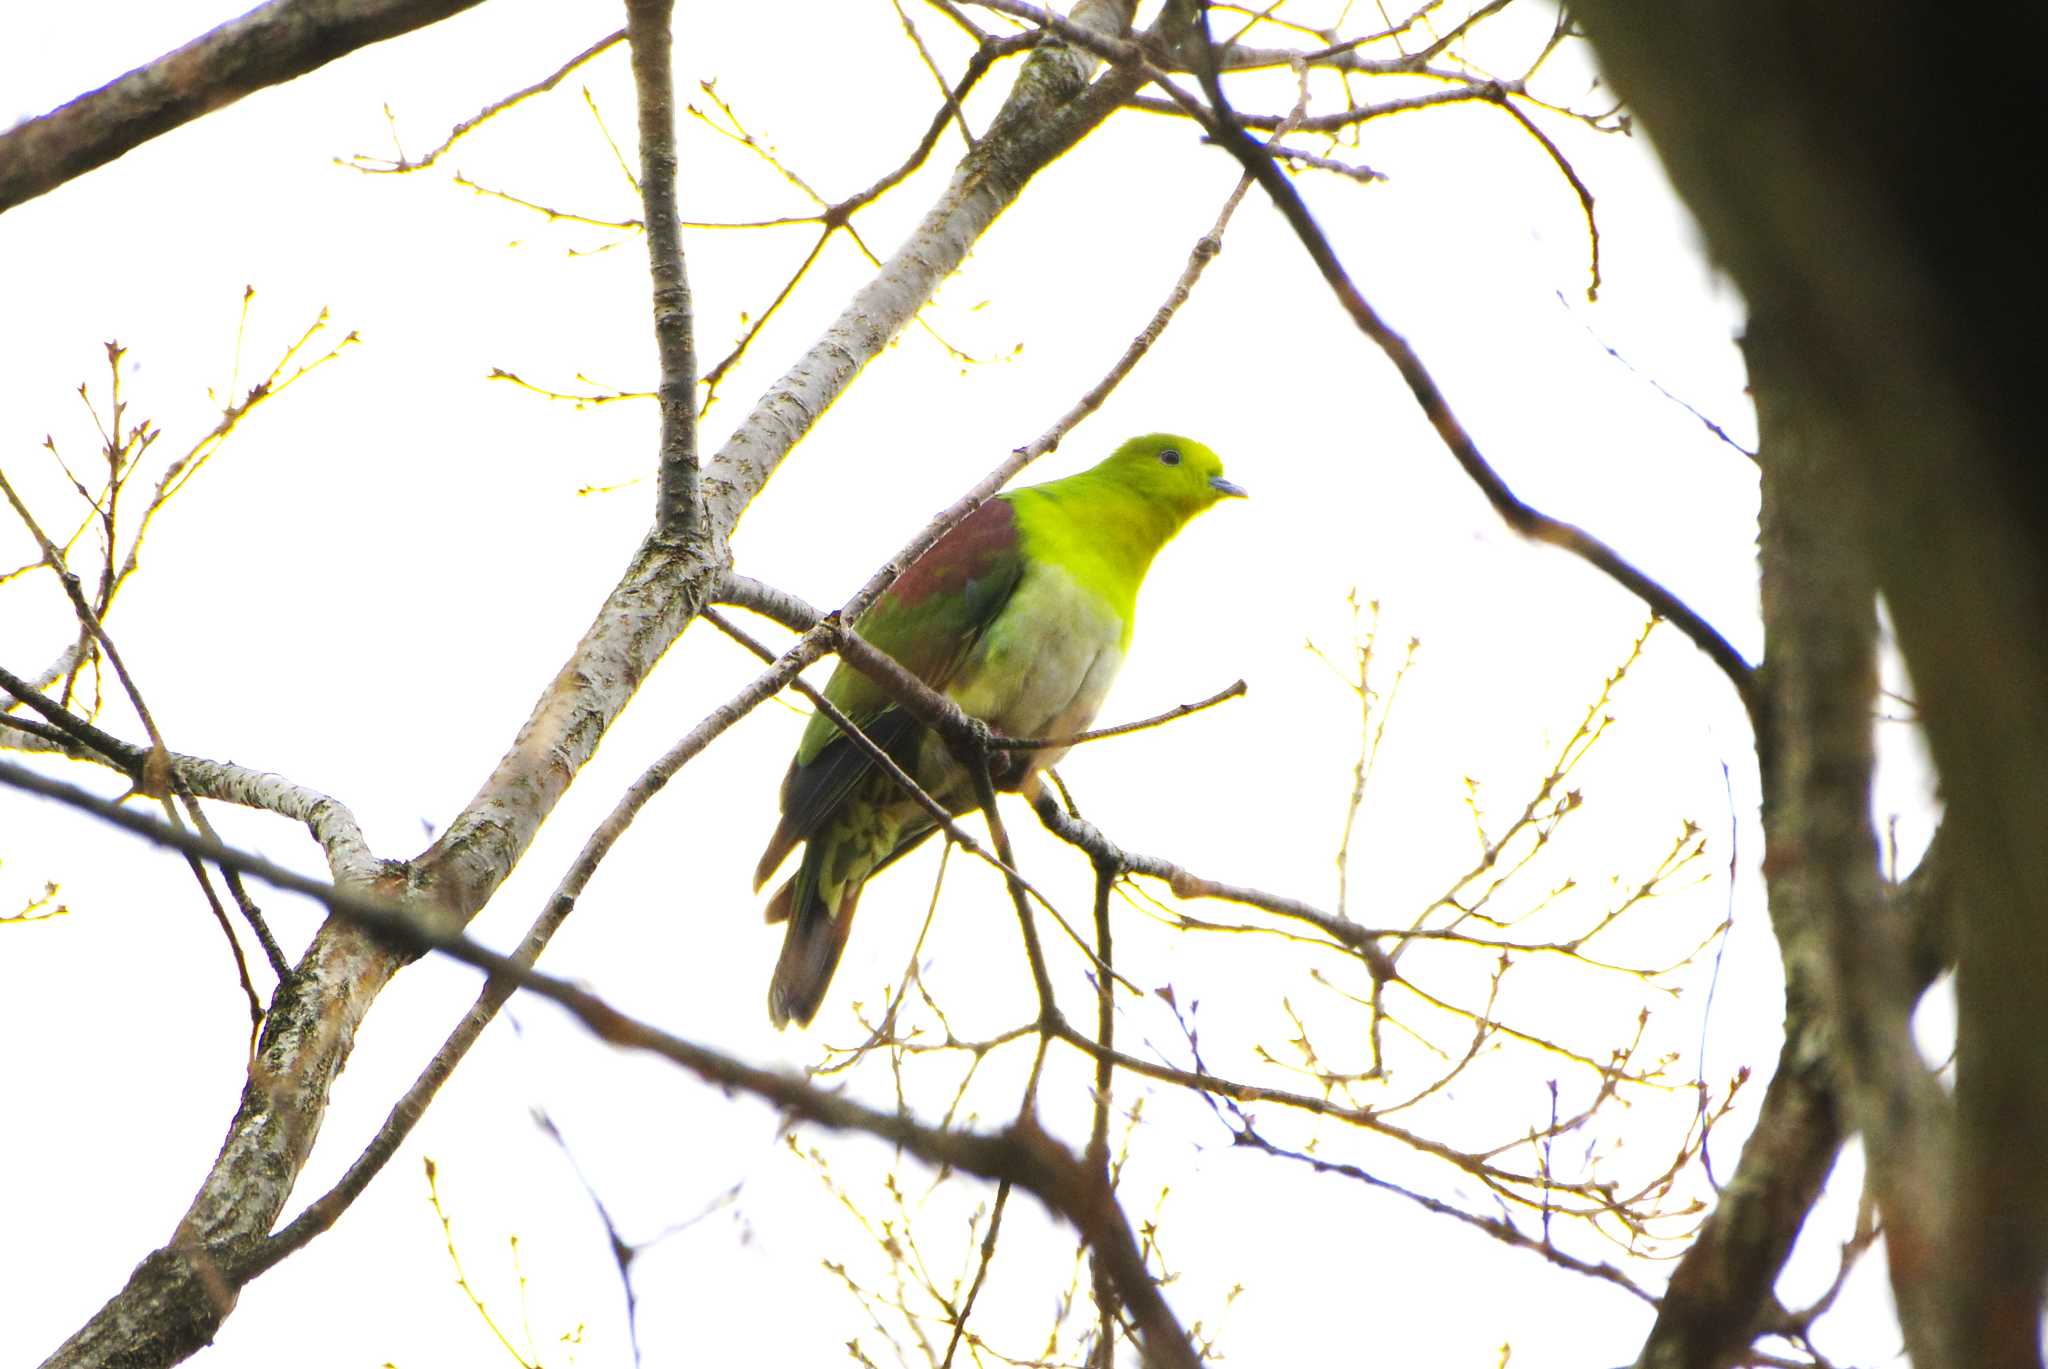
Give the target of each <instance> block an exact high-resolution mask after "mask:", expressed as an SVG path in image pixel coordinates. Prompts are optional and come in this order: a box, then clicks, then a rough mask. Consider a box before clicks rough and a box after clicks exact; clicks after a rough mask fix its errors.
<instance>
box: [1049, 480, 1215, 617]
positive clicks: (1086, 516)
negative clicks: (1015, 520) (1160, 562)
mask: <svg viewBox="0 0 2048 1369" xmlns="http://www.w3.org/2000/svg"><path fill="white" fill-rule="evenodd" d="M1094 476H1095V473H1094V472H1092V471H1083V472H1081V473H1080V474H1079V475H1073V476H1069V477H1067V478H1066V479H1065V480H1055V481H1052V482H1051V483H1049V484H1045V485H1033V486H1030V487H1029V488H1026V489H1021V490H1017V491H1015V492H1014V493H1012V494H1011V495H1010V496H1009V498H1010V499H1011V500H1012V501H1013V503H1014V504H1015V506H1016V508H1017V511H1018V513H1019V514H1020V515H1021V518H1020V521H1021V523H1022V525H1023V528H1024V534H1025V536H1026V537H1027V538H1028V539H1029V540H1030V544H1031V545H1030V551H1031V555H1032V556H1033V557H1034V558H1043V559H1045V560H1048V561H1051V562H1053V563H1055V564H1057V565H1059V566H1061V567H1063V568H1064V569H1065V570H1066V571H1067V572H1068V573H1069V574H1071V575H1073V576H1074V577H1075V578H1076V579H1077V580H1079V581H1080V582H1081V583H1082V584H1084V585H1086V586H1087V587H1088V588H1090V589H1092V590H1094V591H1095V592H1096V593H1098V594H1100V595H1101V596H1102V597H1103V598H1104V599H1106V600H1107V601H1108V602H1109V603H1110V604H1111V605H1112V606H1114V607H1115V609H1116V611H1117V612H1118V613H1119V614H1120V615H1121V616H1122V618H1123V621H1124V625H1125V627H1124V631H1125V635H1126V637H1128V636H1129V632H1130V622H1131V618H1132V615H1133V612H1134V610H1135V608H1136V606H1137V599H1138V587H1139V586H1140V585H1141V584H1143V583H1144V580H1145V572H1146V571H1147V570H1149V569H1150V568H1151V566H1152V558H1153V557H1155V556H1157V555H1158V554H1159V549H1160V548H1161V547H1163V546H1165V545H1166V544H1167V543H1168V542H1169V541H1171V540H1172V539H1173V535H1174V534H1175V533H1177V532H1179V531H1180V530H1181V528H1182V527H1183V526H1184V525H1185V524H1186V523H1187V515H1186V514H1184V513H1183V512H1182V511H1181V510H1179V509H1177V508H1174V507H1173V506H1172V505H1169V504H1163V503H1161V502H1160V501H1158V500H1156V499H1145V498H1141V497H1140V496H1138V495H1136V494H1133V493H1132V492H1131V491H1130V490H1129V489H1128V488H1127V487H1125V486H1123V485H1121V484H1118V483H1116V482H1114V481H1110V480H1103V479H1100V478H1094Z"/></svg>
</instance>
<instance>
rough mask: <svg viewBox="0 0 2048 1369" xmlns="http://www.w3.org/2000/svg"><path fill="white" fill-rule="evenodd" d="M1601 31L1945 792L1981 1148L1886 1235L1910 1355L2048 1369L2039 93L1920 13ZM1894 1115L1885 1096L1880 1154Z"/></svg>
mask: <svg viewBox="0 0 2048 1369" xmlns="http://www.w3.org/2000/svg"><path fill="white" fill-rule="evenodd" d="M1993 10H1994V11H1996V12H1995V13H1986V12H1981V11H1975V12H1972V14H1971V16H1970V18H1971V19H1972V21H1973V26H1972V32H1974V30H1975V27H1976V26H1978V25H1982V26H1983V27H1984V28H1985V30H1986V31H1988V32H1992V33H1995V34H1996V36H1997V39H1998V41H1999V43H2000V44H2001V45H2002V46H2005V47H2007V48H2009V49H2010V50H2014V51H2020V52H2027V51H2033V50H2035V46H2036V45H2037V44H2038V43H2039V42H2040V41H2041V40H2042V39H2043V38H2048V12H2043V11H2041V10H2039V9H2036V8H2031V7H2028V8H2021V7H2010V8H2002V7H1993ZM1574 12H1575V13H1576V14H1577V15H1578V16H1579V17H1580V18H1581V19H1582V21H1583V22H1584V24H1585V26H1586V27H1587V29H1588V30H1589V33H1590V36H1591V37H1592V39H1593V41H1594V43H1595V45H1596V46H1597V47H1598V49H1599V51H1600V54H1601V58H1602V60H1603V62H1604V63H1605V65H1606V67H1607V70H1608V71H1609V73H1610V74H1611V75H1612V77H1613V79H1614V82H1615V84H1616V86H1617V87H1618V91H1619V93H1620V94H1621V95H1622V96H1623V97H1624V98H1625V99H1627V100H1628V101H1629V102H1630V104H1631V105H1633V106H1634V108H1635V109H1636V111H1637V112H1638V114H1639V115H1640V116H1641V119H1642V122H1643V124H1644V125H1645V126H1646V127H1647V128H1648V130H1649V131H1650V133H1651V134H1652V135H1653V136H1654V137H1655V138H1656V139H1657V143H1658V147H1659V149H1660V151H1661V152H1662V154H1663V157H1664V160H1665V164H1666V166H1667V167H1668V169H1669V171H1670V173H1671V177H1672V180H1673V181H1674V182H1675V184H1676V185H1677V187H1678V189H1679V191H1680V193H1681V194H1682V195H1684V197H1685V198H1686V200H1687V201H1688V202H1689V204H1690V205H1691V207H1692V210H1693V212H1694V214H1695V215H1697V216H1698V218H1699V220H1700V222H1701V224H1702V225H1703V227H1704V228H1705V231H1706V235H1707V238H1708V241H1709V243H1710V245H1711V248H1712V250H1713V252H1714V254H1715V256H1716V257H1717V259H1718V260H1719V261H1720V262H1721V264H1722V265H1723V266H1725V267H1726V269H1727V270H1728V271H1729V272H1730V273H1731V274H1732V275H1733V277H1734V279H1735V281H1736V282H1737V284H1738V285H1739V286H1740V287H1741V289H1742V291H1743V293H1744V295H1745V296H1746V297H1747V298H1748V301H1749V304H1750V307H1751V313H1752V317H1753V318H1754V319H1755V320H1757V322H1758V325H1759V326H1760V327H1762V328H1766V329H1768V342H1769V346H1768V347H1766V348H1764V349H1762V350H1761V351H1760V352H1758V354H1757V355H1756V356H1754V357H1753V362H1754V364H1755V366H1756V371H1755V375H1756V383H1757V389H1758V391H1759V393H1760V394H1761V393H1763V392H1765V391H1766V390H1769V389H1772V388H1778V389H1781V390H1783V391H1785V392H1788V393H1791V394H1794V395H1797V396H1798V402H1799V403H1801V404H1806V405H1810V406H1813V407H1814V408H1815V410H1816V411H1817V412H1824V413H1825V415H1826V425H1827V427H1828V428H1829V429H1830V430H1831V432H1832V434H1833V437H1832V439H1831V440H1830V443H1829V445H1830V446H1832V447H1834V448H1835V449H1836V450H1837V451H1838V452H1839V453H1840V454H1841V457H1842V459H1841V460H1839V461H1838V462H1837V463H1835V464H1836V468H1837V471H1838V478H1837V479H1836V480H1835V481H1834V482H1833V483H1832V484H1830V483H1828V482H1825V481H1822V482H1818V483H1816V482H1808V483H1806V484H1805V485H1803V486H1802V490H1801V494H1800V496H1799V497H1801V498H1803V499H1807V500H1816V501H1829V502H1831V505H1832V506H1831V507H1830V508H1829V509H1828V510H1827V512H1828V513H1829V514H1830V515H1831V516H1833V517H1835V518H1838V519H1842V520H1845V521H1846V522H1848V523H1849V524H1850V525H1851V526H1852V527H1853V528H1854V529H1855V530H1856V539H1857V541H1858V542H1859V543H1860V545H1861V546H1863V547H1864V548H1867V553H1868V556H1869V559H1870V563H1871V566H1872V569H1873V570H1874V572H1875V576H1876V579H1877V583H1878V585H1879V588H1880V589H1881V591H1882V593H1883V594H1884V596H1885V599H1886V601H1887V603H1888V604H1889V606H1890V609H1891V612H1892V616H1893V619H1894V621H1895V623H1896V626H1897V629H1898V635H1899V640H1900V643H1901V646H1902V647H1903V649H1904V652H1905V655H1906V659H1907V662H1908V664H1909V665H1910V667H1911V669H1912V672H1913V677H1914V683H1915V690H1916V694H1917V697H1918V702H1919V704H1920V707H1921V711H1922V715H1923V717H1924V719H1925V722H1926V726H1927V730H1928V735H1929V740H1930V742H1931V745H1932V748H1933V751H1934V756H1935V761H1936V764H1937V766H1938V768H1939V770H1940V773H1941V778H1942V786H1943V791H1944V796H1945V799H1946V802H1947V804H1948V815H1947V824H1948V827H1949V828H1950V829H1951V830H1950V833H1949V840H1950V845H1949V846H1948V850H1947V856H1948V858H1949V859H1950V860H1952V862H1953V865H1952V874H1953V877H1954V879H1955V880H1956V896H1957V906H1958V907H1959V908H1960V909H1961V913H1960V922H1959V926H1958V937H1959V974H1958V997H1959V1015H1960V1025H1959V1031H1958V1043H1957V1070H1956V1080H1957V1086H1956V1093H1955V1100H1954V1117H1953V1119H1952V1120H1953V1126H1952V1127H1948V1126H1946V1122H1947V1120H1948V1119H1946V1118H1934V1119H1927V1118H1919V1119H1918V1120H1919V1121H1923V1122H1926V1121H1930V1120H1931V1121H1932V1122H1933V1123H1934V1124H1936V1126H1937V1128H1938V1145H1939V1148H1940V1149H1941V1150H1942V1151H1943V1152H1945V1153H1943V1154H1941V1155H1940V1156H1939V1157H1937V1158H1938V1162H1939V1164H1940V1165H1941V1167H1942V1168H1944V1169H1946V1170H1947V1171H1948V1172H1949V1173H1951V1174H1952V1175H1953V1182H1952V1183H1947V1184H1942V1183H1941V1182H1940V1179H1939V1176H1938V1175H1937V1174H1929V1173H1922V1174H1920V1175H1919V1176H1918V1178H1919V1180H1920V1181H1921V1182H1922V1183H1923V1184H1934V1185H1936V1188H1937V1199H1938V1204H1937V1205H1938V1207H1939V1209H1940V1210H1939V1211H1938V1212H1937V1213H1936V1214H1934V1215H1935V1216H1936V1217H1937V1218H1938V1221H1937V1222H1936V1224H1935V1226H1934V1227H1933V1228H1932V1229H1930V1230H1924V1231H1923V1230H1916V1232H1915V1237H1914V1240H1913V1241H1912V1242H1911V1243H1908V1242H1905V1241H1903V1240H1902V1239H1900V1238H1902V1237H1904V1236H1905V1234H1906V1233H1907V1230H1908V1228H1909V1226H1913V1225H1914V1223H1912V1222H1910V1221H1909V1220H1908V1219H1907V1214H1905V1213H1903V1212H1897V1211H1893V1210H1885V1211H1884V1216H1885V1220H1886V1222H1887V1225H1888V1227H1893V1226H1894V1223H1896V1226H1895V1227H1894V1239H1893V1241H1892V1243H1891V1246H1890V1256H1891V1259H1892V1261H1893V1280H1894V1286H1895V1288H1896V1289H1898V1291H1899V1292H1900V1304H1901V1315H1902V1316H1903V1317H1904V1318H1906V1320H1907V1323H1908V1325H1907V1341H1908V1344H1909V1345H1912V1346H1914V1347H1915V1349H1916V1352H1917V1353H1918V1355H1919V1360H1918V1362H1919V1363H1920V1365H1921V1366H1922V1369H1929V1366H1930V1365H1931V1364H1933V1363H1939V1362H1947V1363H1952V1364H1956V1365H1971V1366H1977V1365H1986V1366H2002V1365H2038V1364H2040V1363H2041V1356H2040V1350H2039V1324H2040V1307H2041V1292H2042V1286H2043V1272H2044V1269H2048V1170H2044V1167H2043V1166H2042V1165H2041V1164H2040V1163H2039V1159H2038V1155H2039V1149H2040V1140H2041V1138H2042V1137H2043V1136H2044V1135H2048V1035H2044V1034H2043V1033H2042V1032H2041V1031H2040V1030H2039V1029H2038V1028H2037V1027H2036V1026H2035V1024H2034V1016H2035V1013H2036V1011H2037V1010H2038V1008H2039V1005H2040V1004H2041V1003H2043V1002H2044V1001H2048V945H2044V942H2043V938H2042V930H2043V928H2044V927H2048V842H2044V841H2043V839H2042V833H2043V832H2044V831H2048V478H2044V476H2043V474H2042V472H2041V470H2040V465H2041V461H2042V455H2043V453H2044V451H2048V431H2044V428H2048V423H2044V420H2043V417H2042V409H2041V406H2040V403H2039V402H2038V399H2037V396H2036V394H2035V391H2036V389H2037V388H2038V386H2039V384H2040V375H2039V372H2040V369H2041V368H2040V357H2041V353H2042V348H2041V344H2040V340H2039V337H2038V332H2039V328H2040V320H2041V319H2042V317H2043V316H2044V312H2048V271H2044V270H2043V269H2042V264H2041V252H2042V245H2043V234H2042V226H2041V222H2040V215H2039V214H2038V212H2037V211H2032V210H2026V209H2024V208H2022V207H2021V206H2022V204H2023V202H2024V201H2025V200H2026V198H2027V196H2028V195H2029V194H2031V193H2032V192H2027V191H2025V190H2024V187H2026V186H2028V185H2030V184H2033V183H2034V182H2035V181H2036V180H2037V179H2038V178H2039V173H2040V169H2041V163H2042V152H2041V149H2042V147H2043V145H2044V143H2043V133H2044V132H2048V130H2044V128H2043V124H2044V122H2048V120H2044V115H2043V107H2042V105H2041V102H2040V99H2039V91H2038V89H2036V88H2035V83H2033V82H2030V81H2026V80H2012V79H2006V78H2004V77H2001V76H1999V75H1998V74H1996V73H1994V72H1992V71H1990V70H1988V69H1987V68H1985V67H1984V66H1982V65H1980V64H1975V63H1953V62H1942V61H1940V60H1936V57H1937V45H1938V44H1939V43H1940V41H1941V35H1940V33H1939V32H1938V31H1937V28H1936V27H1934V26H1935V25H1937V24H1938V18H1939V12H1938V11H1930V10H1928V9H1926V8H1925V7H1924V6H1918V5H1913V6H1908V5H1905V4H1901V3H1898V2H1897V0H1885V2H1884V3H1879V4H1876V5H1868V4H1858V5H1850V4H1847V3H1843V0H1788V2H1787V3H1781V4H1773V5H1763V4H1730V3H1722V4H1712V5H1695V6H1682V7H1676V8H1673V7H1666V6H1632V5H1625V4H1620V3H1617V2H1616V0H1587V3H1584V4H1582V5H1577V6H1574ZM1986 19H1990V20H1991V21H1992V22H1990V23H1988V24H1986V23H1985V20H1986ZM1951 36H1952V37H1953V38H1956V39H1963V38H1966V37H1968V36H1969V35H1968V34H1965V33H1962V32H1960V31H1958V32H1956V33H1953V34H1952V35H1951ZM1774 367H1775V368H1779V369H1778V370H1775V371H1774V369H1773V368H1774ZM1785 371H1796V374H1794V375H1791V376H1789V377H1788V376H1787V375H1785V374H1783V372H1785ZM1767 480H1768V477H1767ZM1767 490H1768V485H1767ZM1768 497H1769V496H1768V494H1767V498H1768ZM1809 512H1811V511H1810V510H1809ZM1772 516H1773V515H1772V512H1771V511H1769V510H1767V511H1766V514H1765V517H1766V519H1767V520H1768V519H1770V518H1771V517H1772ZM1766 741H1767V742H1768V741H1769V739H1766ZM1777 742H1778V744H1781V745H1782V744H1787V739H1785V738H1779V739H1777ZM1772 768H1773V767H1772V763H1771V760H1770V758H1769V756H1768V755H1767V757H1766V765H1765V771H1766V774H1767V775H1768V774H1769V773H1771V770H1772ZM1833 911H1834V913H1835V914H1837V915H1847V914H1848V913H1849V912H1850V910H1848V909H1846V908H1836V909H1834V910H1833ZM1833 987H1834V988H1835V989H1837V990H1839V989H1842V988H1843V986H1842V985H1840V984H1839V983H1838V984H1836V985H1834V986H1833ZM1831 1006H1832V1008H1833V1011H1834V1013H1835V1020H1836V1027H1837V1033H1836V1042H1837V1044H1836V1069H1837V1072H1838V1074H1839V1075H1841V1076H1842V1077H1843V1079H1844V1082H1845V1084H1854V1085H1862V1084H1873V1085H1874V1084H1876V1083H1877V1082H1879V1081H1872V1080H1857V1079H1855V1070H1854V1069H1853V1068H1851V1067H1850V1066H1849V1063H1848V1061H1847V1059H1846V1057H1847V1056H1849V1055H1850V1054H1852V1053H1853V1051H1854V1049H1855V1047H1854V1045H1853V1042H1852V1040H1851V1039H1852V1038H1853V1037H1854V1036H1855V1034H1856V1033H1858V1032H1862V1031H1866V1030H1875V1029H1879V1028H1880V1027H1881V1024H1875V1023H1872V1022H1870V1021H1868V1020H1867V1019H1865V1018H1864V1017H1862V1016H1860V1015H1859V1011H1858V1010H1859V1007H1860V1006H1861V1004H1860V1001H1859V1000H1858V999H1857V997H1856V995H1855V994H1854V993H1849V992H1839V993H1836V994H1835V996H1834V998H1833V1001H1832V1004H1831ZM1900 1063H1901V1066H1902V1068H1903V1069H1904V1070H1905V1071H1906V1072H1907V1074H1908V1076H1909V1077H1907V1078H1900V1079H1895V1080H1893V1081H1892V1083H1893V1084H1894V1085H1895V1086H1896V1088H1897V1089H1899V1090H1903V1091H1904V1093H1905V1094H1907V1095H1912V1096H1915V1097H1917V1096H1918V1094H1917V1092H1916V1086H1915V1085H1914V1084H1913V1083H1912V1082H1911V1079H1910V1075H1911V1073H1912V1072H1913V1071H1916V1070H1917V1069H1918V1065H1917V1062H1915V1061H1911V1060H1908V1061H1903V1062H1900ZM1897 1101H1898V1095H1886V1094H1884V1093H1882V1092H1880V1093H1879V1094H1876V1095H1866V1096H1865V1097H1864V1098H1863V1099H1862V1102H1861V1104H1860V1105H1859V1104H1855V1103H1852V1105H1851V1119H1850V1120H1851V1122H1852V1125H1860V1124H1861V1122H1860V1120H1859V1119H1868V1118H1869V1117H1870V1116H1871V1114H1870V1112H1869V1111H1868V1109H1869V1108H1870V1107H1872V1106H1889V1105H1891V1104H1894V1103H1897ZM1906 1106H1907V1107H1909V1108H1911V1107H1913V1106H1915V1105H1913V1104H1910V1103H1909V1104H1906ZM1943 1106H1944V1108H1945V1104H1944V1105H1943ZM1894 1120H1896V1119H1894ZM1915 1134H1916V1135H1919V1136H1920V1137H1921V1138H1922V1139H1925V1138H1926V1136H1927V1134H1928V1133H1926V1132H1925V1131H1920V1132H1916V1133H1915ZM1866 1139H1867V1140H1869V1141H1870V1142H1871V1143H1872V1144H1873V1145H1883V1144H1886V1142H1887V1134H1885V1133H1882V1132H1879V1133H1874V1134H1870V1135H1867V1137H1866ZM1875 1158H1876V1159H1877V1160H1878V1161H1879V1162H1880V1163H1896V1162H1899V1161H1902V1160H1911V1159H1914V1158H1915V1157H1907V1156H1896V1155H1893V1156H1883V1157H1875ZM1922 1158H1924V1157H1922ZM1893 1196H1894V1198H1896V1197H1897V1195H1893ZM1884 1202H1885V1200H1884V1195H1883V1193H1882V1192H1881V1193H1880V1204H1881V1209H1882V1208H1883V1207H1884ZM1930 1321H1931V1322H1934V1323H1938V1324H1928V1323H1929V1322H1930ZM1930 1357H1931V1358H1930Z"/></svg>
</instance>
